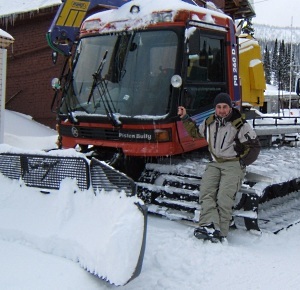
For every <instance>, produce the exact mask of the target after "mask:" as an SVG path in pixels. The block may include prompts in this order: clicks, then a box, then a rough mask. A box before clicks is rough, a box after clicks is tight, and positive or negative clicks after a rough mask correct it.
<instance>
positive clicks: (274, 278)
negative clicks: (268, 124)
mask: <svg viewBox="0 0 300 290" xmlns="http://www.w3.org/2000/svg"><path fill="white" fill-rule="evenodd" d="M1 2H2V3H0V10H1V15H2V16H3V15H8V14H11V13H17V10H16V8H15V7H19V10H18V11H19V12H20V13H22V12H26V11H28V10H27V9H29V8H30V10H31V9H33V8H32V7H31V6H30V5H31V4H32V5H36V6H35V8H34V9H38V8H41V7H43V5H45V7H46V6H47V5H48V6H49V5H50V4H51V5H52V4H53V3H55V4H56V3H59V2H60V1H55V0H53V1H51V0H48V1H42V0H39V1H38V0H35V1H27V4H25V1H19V2H18V3H19V5H14V6H12V5H11V3H10V2H9V1H1ZM4 2H5V4H4ZM6 2H7V3H6ZM14 2H16V1H14ZM161 2H162V1H161ZM8 3H9V4H8ZM30 3H31V4H30ZM162 3H163V2H162ZM41 4H43V5H41ZM162 5H163V4H162ZM29 6H30V7H29ZM8 7H9V8H8ZM10 8H12V9H13V11H11V10H10ZM214 13H217V12H211V15H214ZM56 138H57V134H56V132H55V131H54V130H52V129H50V128H47V127H45V126H43V125H40V124H37V123H36V122H34V121H33V120H32V119H31V118H30V117H28V116H24V115H21V114H16V113H14V112H11V111H7V110H6V112H5V135H4V141H5V143H6V144H2V145H1V146H0V147H1V150H6V151H10V150H12V151H17V150H19V151H20V152H24V151H25V152H39V150H48V149H52V148H55V147H56V146H55V141H56ZM11 146H13V148H12V147H11ZM287 150H288V149H287ZM297 150H300V149H299V148H296V149H295V150H293V152H294V154H297V152H298V151H297ZM283 151H284V149H283V150H281V149H279V148H277V149H274V151H273V153H274V154H273V155H272V154H270V155H268V154H267V153H265V155H264V156H265V157H264V158H268V159H270V158H271V159H272V160H274V163H275V162H277V163H278V162H280V164H282V169H284V174H285V175H290V176H294V175H295V174H297V173H299V172H300V166H299V165H298V167H296V168H295V167H289V164H288V163H286V162H285V160H284V159H283V158H282V156H283V154H282V152H283ZM299 152H300V151H299ZM299 152H298V154H299V155H298V156H300V153H299ZM53 154H56V155H60V154H61V155H63V156H75V155H76V152H75V151H74V150H67V151H64V152H59V151H56V152H54V153H53ZM294 159H299V158H297V156H295V157H294ZM255 166H256V167H255V168H256V170H255V171H260V172H265V170H266V169H265V168H264V164H263V163H261V164H260V163H259V164H256V165H255ZM273 173H274V172H273ZM279 174H280V173H278V175H279ZM279 177H280V176H278V178H279ZM0 183H1V190H0V272H1V275H0V284H1V289H5V290H29V289H43V290H47V289H49V290H50V289H51V290H53V289H58V290H65V289H78V290H81V289H85V290H94V289H97V290H98V289H112V288H114V287H115V286H112V285H111V284H109V283H107V282H105V281H103V280H101V279H99V278H98V277H97V276H95V275H92V274H90V273H88V272H87V271H85V270H84V269H83V268H82V267H84V265H85V263H88V264H89V265H90V264H93V265H94V267H95V268H96V267H100V268H99V269H98V270H97V271H101V272H103V271H104V272H105V271H106V273H108V275H110V276H113V279H115V280H117V283H120V284H122V282H123V281H124V279H125V278H124V277H123V276H122V274H123V272H122V271H121V269H120V268H118V267H116V268H111V269H105V265H106V264H107V263H109V264H112V261H115V260H122V259H124V258H123V257H124V256H123V255H124V252H126V249H129V248H130V247H131V246H132V245H127V243H126V239H127V238H128V236H129V234H130V235H131V236H134V235H133V234H132V233H127V232H125V233H124V235H121V236H118V239H114V240H113V242H114V243H117V245H116V246H115V247H109V246H110V241H112V240H109V238H110V237H112V236H111V235H110V234H108V235H104V234H103V237H105V238H107V240H104V239H99V240H97V238H98V237H97V236H93V235H94V234H96V233H99V231H100V232H101V231H102V229H103V227H102V225H103V223H101V221H103V215H105V214H106V211H105V210H106V208H105V204H107V202H108V203H109V202H112V201H114V202H115V199H113V196H112V195H113V193H112V194H109V193H103V194H102V195H97V196H94V195H93V193H92V192H91V191H89V190H86V191H83V192H79V190H78V189H77V188H76V185H75V184H74V181H73V180H64V181H63V183H62V185H61V188H60V189H59V190H58V191H53V192H52V193H51V194H49V195H43V194H41V193H40V192H38V191H37V190H36V189H34V188H27V187H25V186H24V184H22V183H20V182H19V181H12V180H8V179H7V178H4V177H3V176H0ZM74 191H76V194H74ZM120 198H121V199H122V196H120ZM45 199H47V202H46V203H45ZM87 204H88V205H89V206H88V208H89V209H90V210H89V211H87V210H86V208H87V207H86V205H87ZM123 206H124V205H123V203H119V204H118V205H116V206H115V207H116V208H117V209H118V211H117V212H114V213H110V214H112V216H111V218H110V219H106V220H105V221H104V223H105V224H107V225H111V226H113V225H114V224H115V223H116V221H117V225H118V227H119V226H120V227H121V229H120V230H122V229H127V227H126V224H127V220H124V219H122V213H123V212H122V210H126V209H129V207H130V206H129V205H125V206H124V207H123ZM107 214H108V213H107ZM299 236H300V224H296V225H294V226H293V227H290V228H288V229H287V230H283V231H281V232H279V233H278V234H277V235H274V234H270V233H263V234H262V235H261V236H257V235H254V234H253V233H250V232H246V231H244V230H241V229H237V230H232V231H230V233H229V235H228V244H227V245H226V244H211V243H209V242H201V241H199V240H197V239H195V238H194V237H193V228H192V227H189V226H187V225H183V224H181V223H179V222H175V221H169V220H166V219H163V218H159V217H155V216H149V217H148V227H147V242H146V251H145V257H144V262H143V268H142V272H141V274H140V275H139V276H138V277H137V278H136V279H134V280H133V281H131V282H130V283H129V284H127V285H125V286H123V287H122V289H125V290H127V289H128V290H140V289H143V290H148V289H149V290H150V289H155V290H169V289H172V290H177V289H178V290H182V289H184V290H189V289H212V290H214V289H220V288H222V289H230V290H240V289H243V290H253V289H258V290H259V289H264V290H265V289H273V290H277V289H278V290H281V289H298V288H299V285H300V276H299V266H300V243H299V238H298V237H299ZM88 237H93V239H92V240H91V239H88ZM103 242H106V244H105V245H103V244H102V243H103ZM106 247H108V248H106ZM137 247H138V246H137ZM104 248H105V249H108V250H107V252H105V253H103V249H104ZM112 248H114V249H116V248H117V249H118V250H114V251H109V249H112ZM124 248H125V249H124ZM95 252H96V253H97V255H98V256H93V255H91V253H95ZM106 259H108V260H109V261H108V262H107V263H106ZM81 266H82V267H81ZM123 267H124V268H128V267H132V265H131V261H124V265H123ZM89 270H90V271H93V269H89Z"/></svg>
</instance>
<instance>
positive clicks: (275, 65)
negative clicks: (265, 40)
mask: <svg viewBox="0 0 300 290" xmlns="http://www.w3.org/2000/svg"><path fill="white" fill-rule="evenodd" d="M271 69H272V77H273V80H274V84H275V85H277V84H278V78H279V74H280V73H279V71H278V41H277V38H276V40H275V44H274V48H273V54H272V63H271Z"/></svg>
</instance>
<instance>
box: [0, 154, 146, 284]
mask: <svg viewBox="0 0 300 290" xmlns="http://www.w3.org/2000/svg"><path fill="white" fill-rule="evenodd" d="M11 151H12V150H11V149H10V150H9V152H3V153H0V172H1V174H0V181H1V184H2V188H3V189H4V190H3V191H2V192H1V193H0V200H1V207H0V220H1V221H0V239H3V240H8V239H9V240H15V241H17V242H22V243H24V244H26V245H30V246H32V247H34V248H37V249H39V250H41V251H43V252H45V253H49V254H53V255H57V256H60V257H64V258H67V259H70V260H72V261H74V262H78V263H79V265H80V266H81V267H83V268H84V269H85V270H87V271H88V272H90V273H92V274H94V275H96V276H98V277H99V278H101V279H103V280H105V281H108V282H109V283H111V284H115V285H117V286H120V285H125V284H127V283H128V282H130V281H131V280H133V279H134V278H136V277H137V276H138V275H139V274H140V273H141V269H142V264H143V258H144V252H145V245H146V228H147V209H146V207H145V206H144V204H143V202H142V201H141V200H140V199H138V197H137V196H136V195H135V192H133V190H135V185H134V182H133V181H132V180H131V179H129V178H128V177H127V176H126V175H124V174H122V173H120V172H118V171H116V170H114V169H113V168H111V167H110V166H108V165H106V164H105V163H103V162H100V161H98V160H92V161H91V162H90V161H89V160H87V159H86V158H85V157H84V156H83V155H81V154H78V156H76V153H72V155H73V156H61V155H59V154H62V153H59V152H58V153H57V152H55V151H53V152H51V153H50V152H49V153H44V152H41V153H40V154H39V153H38V154H28V153H21V152H18V151H16V152H15V153H12V152H11ZM74 152H75V151H74ZM55 154H58V155H55ZM99 176H100V177H99ZM90 185H92V186H90ZM41 192H42V193H47V194H41ZM48 193H49V194H48ZM12 207H13V208H14V211H15V214H14V215H13V216H11V215H12V212H13V211H12V210H11V208H12ZM8 209H9V210H8ZM28 224H30V225H31V226H30V227H28V226H26V225H28Z"/></svg>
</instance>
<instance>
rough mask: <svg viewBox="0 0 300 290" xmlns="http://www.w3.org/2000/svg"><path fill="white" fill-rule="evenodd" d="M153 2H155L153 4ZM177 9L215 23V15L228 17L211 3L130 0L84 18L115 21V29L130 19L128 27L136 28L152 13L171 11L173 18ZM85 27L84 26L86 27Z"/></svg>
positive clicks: (124, 24) (175, 0) (119, 28)
mask: <svg viewBox="0 0 300 290" xmlns="http://www.w3.org/2000/svg"><path fill="white" fill-rule="evenodd" d="M153 2H155V4H154V3H153ZM133 6H138V7H139V11H138V15H136V13H132V12H131V8H132V7H133ZM179 10H186V11H191V12H196V13H202V14H203V15H204V16H203V19H199V18H197V19H195V16H194V17H193V19H194V20H198V21H205V22H208V23H213V24H214V23H215V19H214V18H215V17H219V18H230V17H229V16H228V15H226V14H224V13H223V12H222V11H221V10H220V11H216V8H215V7H212V5H210V6H209V9H205V8H203V7H199V6H196V5H192V4H189V3H186V2H184V1H182V0H168V1H159V0H156V1H153V0H132V1H130V2H127V3H125V4H124V5H122V6H121V7H120V8H119V9H117V10H114V9H112V10H107V11H104V12H103V11H102V12H99V13H95V14H93V15H91V16H89V17H88V18H87V19H86V20H87V21H91V20H94V19H97V20H98V19H101V22H102V23H108V22H115V23H116V28H115V29H116V30H123V29H126V26H127V25H128V23H123V21H124V20H128V21H130V20H132V23H131V24H130V27H131V29H136V28H140V27H144V26H147V25H149V23H152V21H153V19H152V13H155V12H170V11H173V12H174V13H171V14H170V15H172V18H174V16H175V14H176V12H177V11H179ZM97 24H98V23H97ZM97 24H96V25H97ZM90 25H91V24H88V26H86V27H92V26H90ZM101 25H103V24H101ZM86 27H84V28H85V29H87V28H86ZM91 29H98V26H97V27H96V26H95V27H92V28H91ZM113 29H114V28H111V27H104V28H103V29H102V30H101V31H102V32H103V31H104V30H113Z"/></svg>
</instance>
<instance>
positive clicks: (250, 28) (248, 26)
mask: <svg viewBox="0 0 300 290" xmlns="http://www.w3.org/2000/svg"><path fill="white" fill-rule="evenodd" d="M245 22H246V23H247V24H246V25H245V26H243V28H242V33H245V34H249V35H251V36H254V32H255V29H254V27H253V24H252V18H247V19H245Z"/></svg>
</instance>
